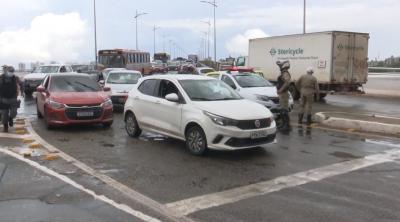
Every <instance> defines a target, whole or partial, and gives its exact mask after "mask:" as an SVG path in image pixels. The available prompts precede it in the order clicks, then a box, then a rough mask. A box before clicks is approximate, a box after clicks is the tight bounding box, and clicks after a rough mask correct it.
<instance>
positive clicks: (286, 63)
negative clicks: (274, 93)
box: [276, 60, 290, 71]
mask: <svg viewBox="0 0 400 222" xmlns="http://www.w3.org/2000/svg"><path fill="white" fill-rule="evenodd" d="M276 64H277V65H278V66H279V68H280V70H281V71H282V70H288V69H289V68H290V62H289V60H285V61H283V62H281V61H277V62H276Z"/></svg>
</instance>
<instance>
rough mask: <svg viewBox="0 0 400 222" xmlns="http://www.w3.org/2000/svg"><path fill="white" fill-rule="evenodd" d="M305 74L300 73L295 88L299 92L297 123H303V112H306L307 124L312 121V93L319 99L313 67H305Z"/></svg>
mask: <svg viewBox="0 0 400 222" xmlns="http://www.w3.org/2000/svg"><path fill="white" fill-rule="evenodd" d="M306 71H307V74H304V75H302V76H301V77H300V78H299V79H298V80H297V82H296V88H297V90H299V91H300V93H301V103H300V107H301V110H300V113H299V124H302V123H303V116H304V113H306V114H307V125H310V124H311V122H312V118H311V117H312V114H311V111H312V105H313V102H314V95H317V97H316V98H317V100H318V99H319V98H318V97H319V96H318V95H319V86H318V81H317V78H315V76H313V73H314V69H313V67H308V68H307V70H306Z"/></svg>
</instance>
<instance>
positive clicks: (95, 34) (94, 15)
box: [93, 0, 97, 70]
mask: <svg viewBox="0 0 400 222" xmlns="http://www.w3.org/2000/svg"><path fill="white" fill-rule="evenodd" d="M93 22H94V58H95V70H97V24H96V23H97V21H96V0H93Z"/></svg>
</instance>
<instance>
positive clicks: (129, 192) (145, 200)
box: [26, 120, 193, 222]
mask: <svg viewBox="0 0 400 222" xmlns="http://www.w3.org/2000/svg"><path fill="white" fill-rule="evenodd" d="M26 122H27V130H28V132H29V133H30V137H31V138H33V139H35V140H36V141H37V142H39V143H40V144H42V145H43V147H45V148H46V149H47V150H49V151H50V152H55V153H57V154H58V155H59V156H60V157H61V158H63V159H64V160H66V161H68V162H70V163H71V164H73V165H74V166H76V167H78V168H79V169H81V170H83V171H84V172H86V173H87V174H89V175H91V176H93V177H95V178H97V179H99V180H100V181H102V182H104V183H105V184H107V185H108V186H109V187H111V188H113V189H116V190H118V191H120V192H121V193H122V194H124V195H125V196H126V197H128V198H130V199H132V200H134V201H137V202H138V203H140V204H143V205H144V206H146V207H148V208H150V209H152V210H154V211H155V212H158V213H159V214H161V215H163V216H165V217H167V218H168V219H170V220H172V221H185V222H192V221H193V220H192V219H190V218H188V217H185V216H182V215H176V214H175V213H174V212H173V211H171V210H170V209H168V208H167V207H166V206H165V205H163V204H161V203H159V202H157V201H155V200H153V199H151V198H149V197H147V196H145V195H143V194H141V193H139V192H138V191H136V190H133V189H131V188H129V187H128V186H126V185H124V184H122V183H120V182H118V181H116V180H114V179H112V178H111V177H109V176H107V175H105V174H102V173H100V172H98V171H96V170H94V169H92V168H90V167H89V166H87V165H86V164H84V163H82V162H80V161H79V160H77V159H75V158H74V157H72V156H70V155H68V154H66V153H64V152H62V151H61V150H59V149H57V148H56V147H54V146H53V145H51V144H49V143H48V142H46V141H45V140H44V139H43V138H41V137H40V136H39V135H38V134H37V133H36V132H35V130H34V129H33V127H32V124H31V123H30V121H28V120H26Z"/></svg>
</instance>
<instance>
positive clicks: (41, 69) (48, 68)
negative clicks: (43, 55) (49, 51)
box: [33, 66, 60, 73]
mask: <svg viewBox="0 0 400 222" xmlns="http://www.w3.org/2000/svg"><path fill="white" fill-rule="evenodd" d="M59 68H60V67H59V66H39V67H37V68H36V69H35V70H34V71H33V72H34V73H57V72H58V70H59Z"/></svg>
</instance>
